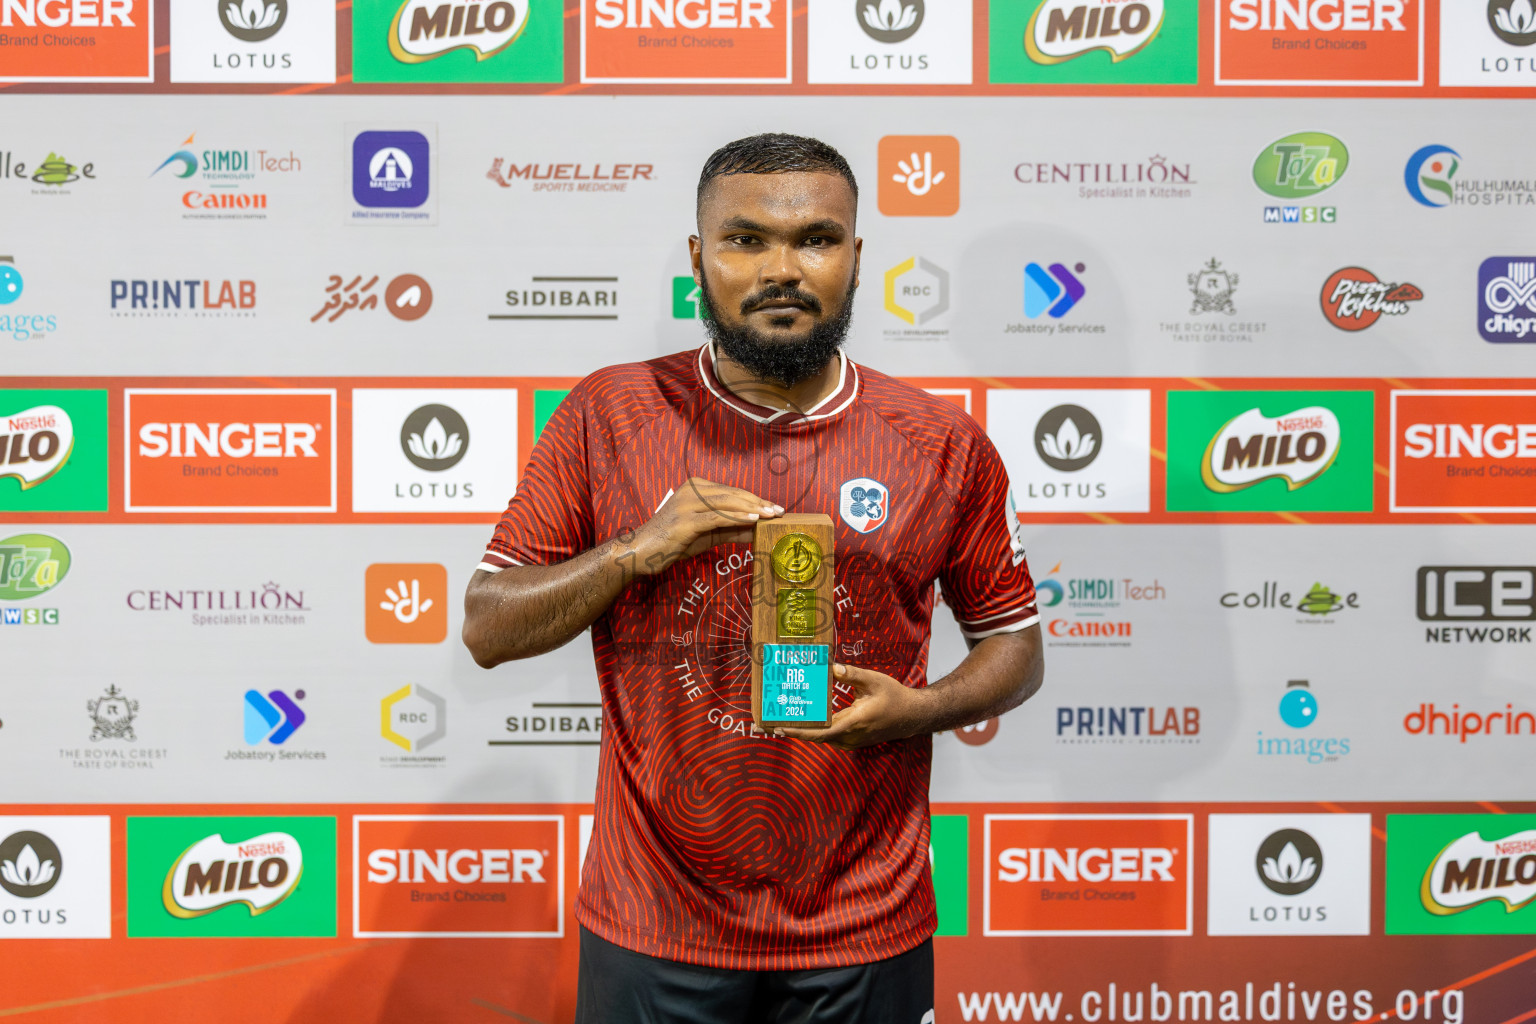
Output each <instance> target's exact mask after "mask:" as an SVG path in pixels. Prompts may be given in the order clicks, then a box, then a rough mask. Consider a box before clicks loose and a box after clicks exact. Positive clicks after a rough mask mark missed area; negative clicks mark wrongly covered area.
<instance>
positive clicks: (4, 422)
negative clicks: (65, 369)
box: [0, 405, 75, 491]
mask: <svg viewBox="0 0 1536 1024" xmlns="http://www.w3.org/2000/svg"><path fill="white" fill-rule="evenodd" d="M0 429H3V430H4V433H0V477H14V478H15V479H16V480H18V481H20V482H21V489H22V490H24V491H25V490H28V489H30V488H33V487H36V486H37V485H38V484H40V483H42V482H43V481H44V480H47V479H48V478H49V477H51V476H53V474H55V473H57V472H58V471H59V470H60V469H61V468H62V467H63V465H64V463H65V462H66V461H68V459H69V453H70V452H71V451H72V450H74V447H75V428H74V424H73V423H71V422H70V419H69V413H67V412H65V411H64V410H63V409H61V408H59V407H58V406H57V405H39V406H35V407H33V408H31V409H24V410H22V411H21V412H18V413H12V414H11V415H9V416H6V417H4V418H3V419H0Z"/></svg>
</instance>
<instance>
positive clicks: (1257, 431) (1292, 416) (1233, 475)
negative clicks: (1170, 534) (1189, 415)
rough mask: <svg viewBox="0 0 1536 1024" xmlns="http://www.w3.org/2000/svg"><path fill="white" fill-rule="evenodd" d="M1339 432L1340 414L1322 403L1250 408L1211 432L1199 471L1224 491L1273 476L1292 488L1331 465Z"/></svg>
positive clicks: (1316, 476)
mask: <svg viewBox="0 0 1536 1024" xmlns="http://www.w3.org/2000/svg"><path fill="white" fill-rule="evenodd" d="M1341 437H1342V431H1341V429H1340V427H1339V418H1338V416H1336V415H1335V414H1334V412H1333V410H1332V409H1328V408H1325V407H1324V406H1320V405H1314V406H1308V407H1307V408H1305V409H1297V410H1296V411H1295V412H1291V413H1287V414H1285V415H1284V416H1266V415H1264V414H1263V413H1262V412H1260V411H1259V410H1258V409H1257V408H1254V409H1249V410H1248V411H1247V412H1244V413H1242V414H1241V415H1239V416H1236V417H1234V418H1232V419H1231V420H1228V421H1227V423H1226V425H1224V426H1223V427H1222V428H1221V429H1220V430H1219V431H1217V432H1216V436H1215V437H1213V438H1211V443H1210V444H1209V445H1208V446H1207V447H1206V449H1205V457H1204V459H1203V460H1202V462H1201V465H1200V476H1201V479H1203V480H1204V481H1205V485H1206V486H1207V487H1209V488H1210V489H1211V490H1213V491H1217V492H1220V493H1224V494H1225V493H1230V492H1232V491H1240V490H1243V489H1244V488H1247V487H1252V486H1253V485H1254V484H1257V483H1260V482H1262V481H1264V480H1269V479H1271V478H1274V477H1279V478H1280V479H1283V480H1284V481H1285V483H1286V487H1287V488H1288V489H1289V490H1293V491H1294V490H1296V489H1297V488H1298V487H1302V486H1304V485H1306V484H1309V483H1311V482H1312V481H1313V480H1315V479H1317V478H1318V477H1319V476H1321V475H1322V474H1323V472H1324V471H1325V470H1326V469H1327V468H1328V467H1329V466H1331V465H1333V460H1334V459H1335V458H1337V457H1338V454H1339V441H1340V439H1341Z"/></svg>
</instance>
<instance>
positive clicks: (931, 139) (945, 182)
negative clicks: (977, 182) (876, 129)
mask: <svg viewBox="0 0 1536 1024" xmlns="http://www.w3.org/2000/svg"><path fill="white" fill-rule="evenodd" d="M877 177H878V179H879V190H878V200H879V206H880V212H881V213H883V214H885V215H886V216H887V217H952V216H954V215H955V214H956V213H957V212H958V211H959V209H960V140H958V139H956V138H955V137H954V136H953V135H887V136H884V137H883V138H881V140H880V146H879V153H878V172H877Z"/></svg>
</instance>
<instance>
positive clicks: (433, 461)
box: [400, 405, 469, 473]
mask: <svg viewBox="0 0 1536 1024" xmlns="http://www.w3.org/2000/svg"><path fill="white" fill-rule="evenodd" d="M400 450H401V451H402V452H404V453H405V457H406V458H407V459H409V460H410V461H411V465H413V466H416V467H417V468H419V469H425V470H427V471H428V472H430V473H441V472H443V471H444V470H447V469H452V468H453V467H454V466H457V465H458V464H459V461H460V460H461V459H463V458H464V456H465V454H466V453H468V451H469V425H468V424H467V423H465V422H464V417H462V416H460V415H459V414H458V413H457V412H455V411H454V410H453V409H451V408H449V407H448V406H446V405H424V406H422V407H421V408H420V409H417V410H416V411H415V412H413V413H411V414H410V415H409V416H407V417H406V418H405V422H404V423H402V424H401V425H400Z"/></svg>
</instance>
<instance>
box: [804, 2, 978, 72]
mask: <svg viewBox="0 0 1536 1024" xmlns="http://www.w3.org/2000/svg"><path fill="white" fill-rule="evenodd" d="M809 13H810V17H809V19H808V22H809V24H808V31H809V37H808V39H809V41H808V43H807V44H806V45H807V51H808V54H809V60H808V63H807V67H806V77H807V80H808V81H809V82H811V83H813V84H818V83H834V84H844V85H850V84H858V83H861V82H870V83H877V82H878V83H882V84H898V83H900V84H923V83H931V84H935V85H938V84H949V85H969V84H970V83H971V26H972V18H971V11H970V10H969V9H968V8H967V7H966V5H964V4H954V3H945V2H943V0H811V5H810V12H809Z"/></svg>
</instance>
